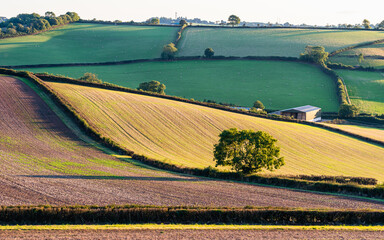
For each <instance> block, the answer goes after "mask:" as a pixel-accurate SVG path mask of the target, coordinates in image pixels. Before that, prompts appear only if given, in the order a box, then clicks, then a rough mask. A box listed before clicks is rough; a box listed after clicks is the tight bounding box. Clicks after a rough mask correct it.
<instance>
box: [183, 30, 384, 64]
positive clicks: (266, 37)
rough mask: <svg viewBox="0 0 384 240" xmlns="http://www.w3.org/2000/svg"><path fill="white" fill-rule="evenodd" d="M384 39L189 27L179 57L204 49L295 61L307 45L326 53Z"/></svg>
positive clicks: (366, 34)
mask: <svg viewBox="0 0 384 240" xmlns="http://www.w3.org/2000/svg"><path fill="white" fill-rule="evenodd" d="M378 39H384V33H383V32H380V31H354V30H333V29H284V28H234V29H232V28H224V29H223V28H209V27H200V28H199V27H193V28H187V29H186V30H185V31H184V32H183V36H182V38H181V41H180V44H179V53H178V55H179V56H201V55H203V53H204V49H205V48H207V47H210V48H213V50H214V51H215V55H224V56H287V57H298V56H299V54H300V53H302V52H304V48H305V47H306V46H307V45H313V46H316V45H318V46H323V47H325V50H326V51H328V52H332V51H334V50H337V49H340V48H344V47H347V46H352V45H356V44H358V43H363V42H370V41H375V40H378Z"/></svg>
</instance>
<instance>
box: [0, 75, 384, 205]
mask: <svg viewBox="0 0 384 240" xmlns="http://www.w3.org/2000/svg"><path fill="white" fill-rule="evenodd" d="M0 83H1V84H0V205H38V204H52V205H74V204H87V205H106V204H145V205H168V206H170V205H188V206H196V205H199V206H246V205H253V206H277V207H303V208H304V207H307V208H336V209H368V208H369V209H384V202H378V201H373V200H361V199H356V198H350V197H342V196H332V195H325V194H315V193H308V192H302V191H294V190H287V189H279V188H273V187H262V186H255V185H249V184H242V183H233V182H227V181H217V180H211V179H204V178H197V177H191V176H184V175H178V174H173V173H169V172H165V171H160V170H156V169H152V168H145V167H141V166H137V165H135V164H134V163H129V162H128V163H126V162H123V161H121V160H119V159H117V158H115V157H112V156H110V155H107V154H105V153H103V152H102V151H99V150H97V149H95V148H93V147H91V146H89V145H87V144H86V143H85V142H82V141H80V140H78V138H77V137H76V135H74V134H73V133H72V132H71V131H70V130H69V129H68V128H67V127H66V126H65V125H64V124H63V123H62V122H61V121H60V119H59V118H58V117H57V116H56V115H55V114H54V113H53V112H52V111H51V110H50V108H49V107H48V106H47V105H46V104H45V102H44V101H43V100H42V99H41V98H39V97H38V95H37V94H36V93H35V92H34V91H33V90H32V89H30V88H29V87H27V86H26V85H25V84H24V83H23V82H22V81H20V80H18V79H14V78H10V77H0Z"/></svg>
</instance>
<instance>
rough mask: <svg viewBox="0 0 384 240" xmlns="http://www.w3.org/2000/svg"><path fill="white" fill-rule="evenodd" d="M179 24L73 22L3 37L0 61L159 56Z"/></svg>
mask: <svg viewBox="0 0 384 240" xmlns="http://www.w3.org/2000/svg"><path fill="white" fill-rule="evenodd" d="M177 31H178V28H177V27H161V26H154V27H148V26H111V25H103V24H84V23H74V24H69V25H67V26H64V27H61V28H58V29H55V30H52V31H47V32H44V33H41V34H37V35H31V36H25V37H16V38H8V39H1V40H0V65H26V64H28V65H30V64H50V63H79V62H81V63H84V62H108V61H121V60H127V59H143V58H157V57H160V54H161V51H162V48H163V45H165V44H167V43H169V42H171V41H173V40H174V38H175V36H176V32H177Z"/></svg>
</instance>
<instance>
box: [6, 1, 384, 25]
mask: <svg viewBox="0 0 384 240" xmlns="http://www.w3.org/2000/svg"><path fill="white" fill-rule="evenodd" d="M383 9H384V1H383V0H367V1H357V0H316V1H314V0H264V1H260V0H243V1H241V0H239V1H228V0H221V1H217V0H192V1H189V0H188V1H183V0H108V1H105V0H103V1H100V0H65V1H57V0H56V1H54V0H33V1H31V0H17V1H7V3H6V4H2V5H1V7H0V16H4V17H8V18H10V17H14V16H16V15H17V14H19V13H33V12H36V13H38V14H40V15H44V13H45V12H46V11H53V12H55V13H56V15H60V14H64V13H66V12H67V11H73V12H77V13H78V14H79V15H80V17H81V18H83V19H93V18H96V19H99V20H112V21H113V20H122V21H130V20H134V21H145V20H146V19H148V18H150V17H169V18H174V17H175V13H176V12H177V15H178V16H182V17H188V18H200V19H204V20H210V21H217V20H227V19H228V16H229V15H231V14H235V15H237V16H239V17H240V19H241V20H242V21H247V22H271V23H275V22H279V23H285V22H289V23H292V24H302V23H306V24H310V25H326V24H335V25H337V24H339V23H341V24H342V23H348V24H356V23H361V22H362V21H363V20H364V19H365V18H366V19H368V20H369V21H370V22H371V23H374V24H375V23H380V22H381V21H383V20H384V14H383Z"/></svg>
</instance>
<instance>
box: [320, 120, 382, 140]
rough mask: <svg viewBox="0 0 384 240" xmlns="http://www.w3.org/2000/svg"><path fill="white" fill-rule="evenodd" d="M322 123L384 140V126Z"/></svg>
mask: <svg viewBox="0 0 384 240" xmlns="http://www.w3.org/2000/svg"><path fill="white" fill-rule="evenodd" d="M322 124H325V125H328V126H331V127H333V128H338V129H341V130H344V131H347V132H350V133H355V134H358V135H361V136H364V137H368V138H371V139H376V140H379V141H383V142H384V128H375V127H370V126H363V125H353V124H330V123H322Z"/></svg>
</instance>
